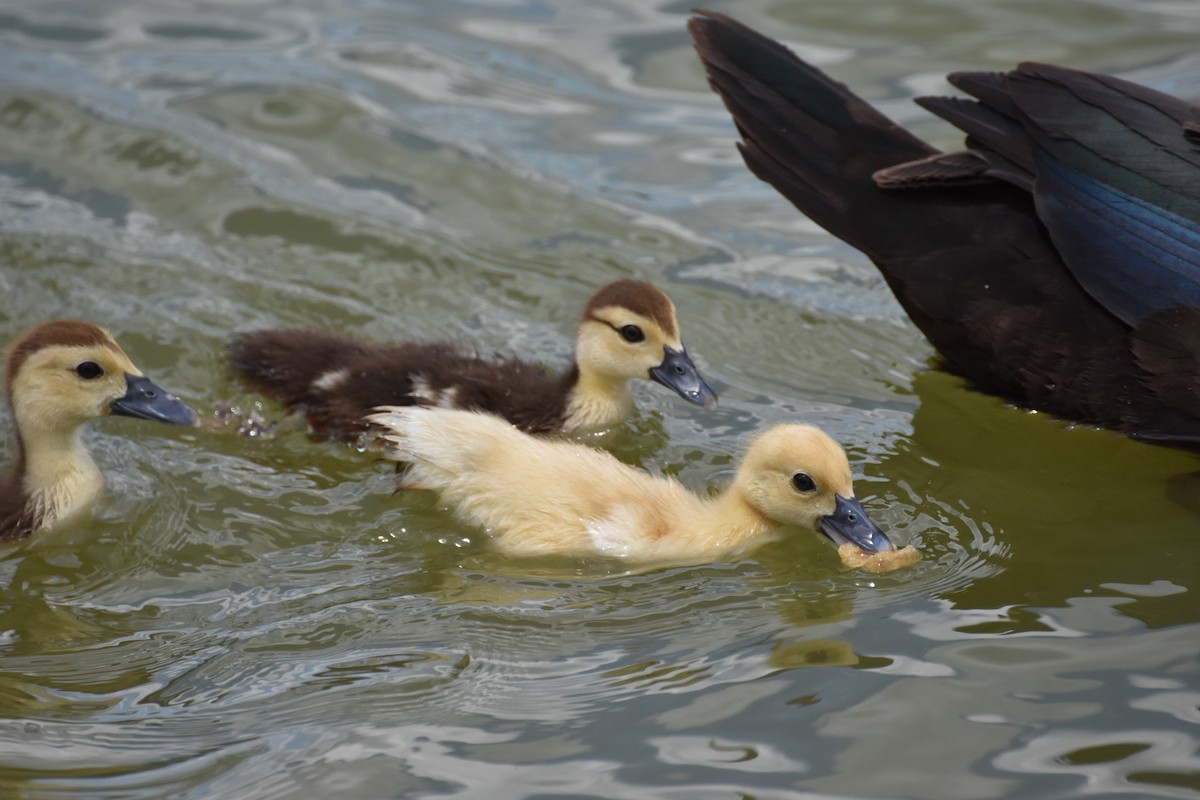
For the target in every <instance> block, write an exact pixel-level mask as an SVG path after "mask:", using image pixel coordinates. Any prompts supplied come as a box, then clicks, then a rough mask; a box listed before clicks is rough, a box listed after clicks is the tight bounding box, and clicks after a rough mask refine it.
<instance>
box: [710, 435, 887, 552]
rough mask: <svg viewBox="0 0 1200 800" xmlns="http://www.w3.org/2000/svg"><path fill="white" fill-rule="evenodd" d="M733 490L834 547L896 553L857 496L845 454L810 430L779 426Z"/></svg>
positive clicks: (750, 455) (759, 441) (752, 452)
mask: <svg viewBox="0 0 1200 800" xmlns="http://www.w3.org/2000/svg"><path fill="white" fill-rule="evenodd" d="M733 491H735V492H737V493H739V494H740V496H741V497H742V499H744V500H745V501H746V502H747V503H749V504H750V505H751V506H752V507H754V508H755V509H757V510H758V512H759V513H761V514H762V515H764V516H765V517H767V518H769V519H771V520H774V521H775V522H782V523H790V524H794V525H802V526H804V527H806V528H812V529H814V530H819V531H821V533H823V534H825V535H826V536H827V537H829V538H830V539H831V540H833V543H834V544H836V545H839V546H840V545H842V544H845V543H846V542H850V543H852V544H854V545H855V546H857V547H858V548H860V549H862V550H865V551H867V552H869V553H878V552H882V551H886V550H893V549H895V548H894V546H893V545H892V543H891V541H890V540H889V539H888V537H887V536H886V535H885V534H884V532H883V531H881V530H880V529H879V528H878V527H877V526H876V525H875V523H873V522H872V521H871V519H870V517H868V516H867V512H866V511H865V510H864V509H863V507H862V504H861V503H860V502H859V501H858V499H857V498H856V497H855V496H854V484H853V482H852V480H851V478H850V463H849V462H848V461H847V460H846V453H845V452H844V451H843V450H842V448H841V446H839V445H838V443H837V442H835V441H834V440H833V439H832V438H831V437H830V436H829V435H828V434H826V433H825V432H824V431H822V430H821V429H820V428H817V427H814V426H812V425H798V424H788V425H776V426H774V427H772V428H770V429H768V430H766V431H764V432H763V433H761V434H759V436H758V437H757V438H756V439H755V440H754V441H753V442H751V444H750V447H749V448H747V450H746V455H745V457H744V458H743V459H742V464H741V466H740V467H739V469H738V474H737V478H736V479H735V480H734V485H733Z"/></svg>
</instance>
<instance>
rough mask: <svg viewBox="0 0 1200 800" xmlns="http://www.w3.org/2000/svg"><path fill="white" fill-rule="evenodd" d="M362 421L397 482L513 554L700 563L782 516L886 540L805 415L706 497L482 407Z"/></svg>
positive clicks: (844, 538) (385, 412)
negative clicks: (373, 430)
mask: <svg viewBox="0 0 1200 800" xmlns="http://www.w3.org/2000/svg"><path fill="white" fill-rule="evenodd" d="M369 420H370V422H371V423H372V424H373V425H377V426H379V427H380V429H382V431H381V432H380V433H379V434H378V436H379V437H380V439H381V440H382V441H383V443H384V445H385V453H387V456H388V457H389V458H392V459H394V460H397V461H402V462H406V463H407V471H406V473H405V476H404V480H403V483H402V484H401V486H402V488H409V489H431V490H433V491H436V492H439V493H440V495H441V499H442V501H443V502H445V503H447V504H449V505H450V506H451V507H452V508H454V509H455V510H456V511H457V512H458V514H459V515H460V516H461V517H462V518H463V519H465V520H466V521H468V522H470V523H471V524H474V525H478V526H479V527H481V528H483V529H485V530H486V531H488V533H489V534H490V535H491V536H492V537H493V539H494V540H495V542H496V543H497V544H498V545H499V546H500V547H501V548H502V549H503V550H505V551H508V552H511V553H514V554H522V555H539V554H551V553H562V554H576V555H582V554H600V555H605V556H610V557H615V558H622V559H628V560H630V561H637V562H651V563H700V562H705V561H710V560H713V559H717V558H720V557H722V556H726V555H732V554H737V553H739V552H743V551H745V550H747V549H748V548H750V547H752V546H754V545H758V544H761V543H763V542H765V541H767V540H769V539H770V538H771V533H772V531H773V530H774V529H775V528H776V527H778V526H779V525H781V524H794V525H801V526H804V527H806V528H813V529H817V530H820V531H821V532H822V533H824V534H825V535H826V536H828V537H829V538H830V539H832V540H833V541H834V543H836V544H839V545H841V544H843V543H846V542H850V543H853V544H854V545H855V546H856V547H857V548H860V549H861V550H864V551H867V552H869V553H875V552H880V551H891V550H893V549H894V548H893V546H892V543H891V541H889V540H888V537H887V536H886V535H884V533H883V531H881V530H880V529H879V528H878V527H876V526H875V524H874V523H872V522H871V520H870V518H869V517H868V516H867V514H866V512H865V511H864V510H863V507H862V505H861V504H860V503H859V501H858V500H857V499H856V498H855V496H854V486H853V484H852V483H851V479H850V465H849V463H848V462H847V461H846V454H845V453H844V452H843V451H842V448H841V447H839V446H838V444H837V443H836V442H834V441H833V439H831V438H830V437H829V436H828V435H827V434H825V433H824V432H822V431H821V430H820V429H819V428H815V427H813V426H811V425H794V424H792V425H776V426H774V427H772V428H770V429H768V430H766V431H764V432H763V433H761V434H759V435H758V436H757V437H756V438H755V439H754V440H753V442H751V444H750V446H749V448H748V449H747V451H746V454H745V456H744V457H743V459H742V462H741V465H740V466H739V468H738V471H737V475H736V477H735V478H734V480H733V485H732V486H730V487H729V488H728V489H726V490H725V491H724V492H723V493H722V494H720V495H718V496H716V497H711V498H708V497H699V496H697V495H695V494H693V493H692V492H689V491H688V490H687V489H685V488H683V486H681V485H680V484H679V483H678V482H676V481H674V480H672V479H670V478H664V477H653V476H650V475H647V474H646V473H644V472H641V471H640V470H637V469H634V468H633V467H630V466H629V465H627V464H623V463H621V462H620V461H618V460H617V459H616V458H614V457H613V456H612V455H610V454H609V453H607V452H604V451H601V450H596V449H593V448H590V447H586V446H584V445H581V444H577V443H574V442H569V441H565V440H550V439H543V438H535V437H532V436H527V435H526V434H523V433H521V432H520V431H518V430H517V429H516V428H514V427H513V426H511V425H509V424H507V423H506V422H504V420H501V419H499V418H498V417H493V416H490V415H487V414H479V413H473V412H469V411H452V410H443V409H422V408H412V407H405V408H401V407H392V408H381V409H379V410H378V411H377V412H376V413H374V414H372V415H370V417H369ZM905 549H908V548H905Z"/></svg>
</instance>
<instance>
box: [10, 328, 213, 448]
mask: <svg viewBox="0 0 1200 800" xmlns="http://www.w3.org/2000/svg"><path fill="white" fill-rule="evenodd" d="M6 381H7V384H6V385H7V388H8V400H9V404H10V405H11V407H12V409H13V415H14V416H15V417H16V421H17V427H18V430H20V431H21V433H22V434H24V435H26V436H31V435H37V434H38V433H49V432H56V431H61V432H66V431H73V430H74V429H75V428H76V427H78V426H79V425H80V424H82V423H84V422H86V421H87V420H89V419H93V418H95V417H104V416H109V415H118V416H126V417H138V418H141V419H149V420H154V421H156V422H165V423H168V424H173V425H194V424H195V423H196V412H194V411H192V409H190V408H188V407H187V406H186V405H184V404H183V403H182V402H181V401H180V400H179V399H178V398H176V397H174V396H173V395H171V394H169V393H167V392H166V391H164V390H163V389H161V388H160V387H159V386H158V385H156V384H155V383H154V382H153V381H151V380H150V379H149V378H147V377H146V376H145V375H143V374H142V372H141V370H139V369H138V368H137V367H136V366H134V364H133V362H132V361H130V360H129V356H127V355H125V353H124V351H122V350H121V348H120V346H119V345H117V343H116V341H115V340H114V339H113V337H112V335H111V334H109V332H108V331H106V330H104V329H103V328H100V327H98V326H96V325H92V324H91V323H87V322H78V321H76V320H56V321H53V322H47V323H43V324H41V325H38V326H37V327H35V328H33V329H32V330H30V331H29V332H28V333H26V334H25V336H23V337H22V338H21V339H20V340H19V341H18V342H17V343H16V344H15V345H14V346H13V347H12V349H11V350H10V351H9V355H8V363H7V369H6Z"/></svg>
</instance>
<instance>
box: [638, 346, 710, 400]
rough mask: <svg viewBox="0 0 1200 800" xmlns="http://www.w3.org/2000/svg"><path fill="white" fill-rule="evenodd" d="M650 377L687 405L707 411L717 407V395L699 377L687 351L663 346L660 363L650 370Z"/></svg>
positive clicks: (698, 372) (698, 371)
mask: <svg viewBox="0 0 1200 800" xmlns="http://www.w3.org/2000/svg"><path fill="white" fill-rule="evenodd" d="M650 377H651V379H653V380H655V381H658V382H659V383H661V384H662V385H663V386H666V387H667V388H669V389H674V390H675V391H676V392H677V393H678V394H679V396H680V397H682V398H683V399H684V400H687V401H688V402H689V403H693V404H695V405H698V406H703V407H704V408H705V409H706V410H708V411H712V410H713V409H714V408H716V407H717V393H716V392H714V391H713V390H712V387H711V386H709V385H708V384H707V383H705V382H704V378H702V377H700V370H698V369H696V365H695V364H694V363H692V359H691V357H690V356H689V355H688V354H687V350H675V349H674V348H671V347H667V346H665V345H664V346H663V360H662V363H661V364H659V365H658V366H657V367H654V368H652V369H651V370H650Z"/></svg>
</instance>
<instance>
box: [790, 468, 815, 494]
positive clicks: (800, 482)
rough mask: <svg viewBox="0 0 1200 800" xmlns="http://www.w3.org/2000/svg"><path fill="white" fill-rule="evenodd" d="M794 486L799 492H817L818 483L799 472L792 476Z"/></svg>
mask: <svg viewBox="0 0 1200 800" xmlns="http://www.w3.org/2000/svg"><path fill="white" fill-rule="evenodd" d="M792 486H795V487H796V491H798V492H815V491H816V490H817V482H816V481H814V480H813V479H812V478H811V477H809V476H808V475H807V474H805V473H803V472H797V473H796V474H795V475H793V476H792Z"/></svg>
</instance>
